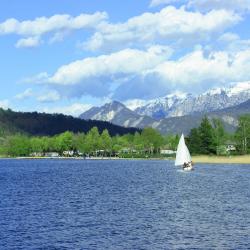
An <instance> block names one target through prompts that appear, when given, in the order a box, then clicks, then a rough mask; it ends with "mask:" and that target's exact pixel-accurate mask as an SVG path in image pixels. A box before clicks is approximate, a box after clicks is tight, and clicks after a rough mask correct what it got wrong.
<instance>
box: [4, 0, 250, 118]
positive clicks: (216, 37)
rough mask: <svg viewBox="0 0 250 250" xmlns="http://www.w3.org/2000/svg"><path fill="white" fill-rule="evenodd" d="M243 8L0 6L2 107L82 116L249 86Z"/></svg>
mask: <svg viewBox="0 0 250 250" xmlns="http://www.w3.org/2000/svg"><path fill="white" fill-rule="evenodd" d="M249 13H250V1H249V0H140V1H134V0H127V1H117V0H102V1H100V0H91V1H87V0H81V1H70V0H54V1H48V0H44V1H30V0H22V1H20V0H11V1H6V0H2V1H1V2H0V54H1V60H0V69H1V74H0V85H1V92H0V106H1V107H4V108H7V107H9V108H12V109H14V110H21V111H35V110H36V111H44V112H62V113H65V114H72V115H78V114H80V113H81V112H83V111H85V110H86V109H88V108H89V107H91V106H93V105H101V104H103V103H105V102H107V101H110V100H114V99H116V100H119V101H123V102H125V103H130V104H131V103H133V102H138V100H148V99H151V98H157V97H160V96H164V95H167V94H171V93H176V92H191V93H193V94H199V93H201V92H203V91H206V90H208V89H210V88H215V87H228V86H230V85H231V84H232V83H238V82H248V81H250V28H249V23H250V16H249Z"/></svg>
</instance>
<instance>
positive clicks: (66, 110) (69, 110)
mask: <svg viewBox="0 0 250 250" xmlns="http://www.w3.org/2000/svg"><path fill="white" fill-rule="evenodd" d="M91 107H92V105H90V104H82V103H74V104H71V105H69V106H60V107H53V108H43V109H42V111H43V112H46V113H52V114H53V113H62V114H65V115H72V116H75V117H78V116H79V115H80V114H82V113H83V112H85V111H87V110H88V109H90V108H91Z"/></svg>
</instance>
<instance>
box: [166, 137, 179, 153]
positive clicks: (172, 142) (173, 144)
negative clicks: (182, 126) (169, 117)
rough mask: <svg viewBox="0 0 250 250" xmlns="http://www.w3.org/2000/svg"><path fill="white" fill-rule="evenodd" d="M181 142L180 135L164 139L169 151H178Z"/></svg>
mask: <svg viewBox="0 0 250 250" xmlns="http://www.w3.org/2000/svg"><path fill="white" fill-rule="evenodd" d="M179 140H180V136H179V135H167V136H165V137H164V144H166V146H167V147H168V149H171V150H176V149H177V146H178V143H179Z"/></svg>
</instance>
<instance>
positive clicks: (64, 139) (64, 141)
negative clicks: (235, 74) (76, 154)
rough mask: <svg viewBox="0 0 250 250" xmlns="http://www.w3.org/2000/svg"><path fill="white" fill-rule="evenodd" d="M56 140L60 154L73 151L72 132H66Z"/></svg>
mask: <svg viewBox="0 0 250 250" xmlns="http://www.w3.org/2000/svg"><path fill="white" fill-rule="evenodd" d="M55 140H56V142H55V144H56V148H57V150H58V152H59V153H60V154H62V153H63V151H68V150H72V149H73V133H72V132H69V131H66V132H64V133H62V134H60V135H59V136H57V137H56V139H55ZM50 142H52V141H50ZM50 146H51V144H50Z"/></svg>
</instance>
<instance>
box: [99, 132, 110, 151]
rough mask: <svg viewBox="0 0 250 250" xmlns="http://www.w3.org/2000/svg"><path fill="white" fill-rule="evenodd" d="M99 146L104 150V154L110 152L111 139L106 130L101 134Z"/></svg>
mask: <svg viewBox="0 0 250 250" xmlns="http://www.w3.org/2000/svg"><path fill="white" fill-rule="evenodd" d="M100 144H101V147H102V149H103V150H104V152H105V154H106V153H107V152H109V153H110V152H111V150H112V139H111V137H110V135H109V132H108V130H107V129H104V130H103V132H102V134H101V137H100Z"/></svg>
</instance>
